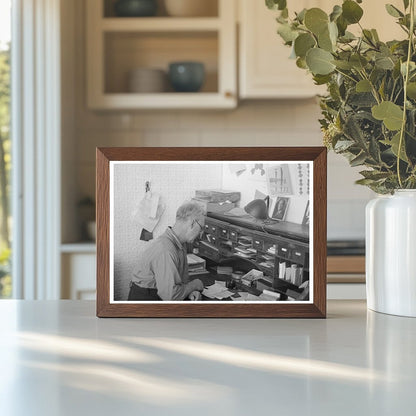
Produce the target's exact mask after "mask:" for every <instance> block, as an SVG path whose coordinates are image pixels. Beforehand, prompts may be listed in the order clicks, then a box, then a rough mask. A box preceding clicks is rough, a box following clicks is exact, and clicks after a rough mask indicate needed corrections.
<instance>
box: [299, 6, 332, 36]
mask: <svg viewBox="0 0 416 416" xmlns="http://www.w3.org/2000/svg"><path fill="white" fill-rule="evenodd" d="M304 23H305V26H306V27H307V28H308V29H309V30H310V31H311V32H312V33H313V34H315V35H317V36H318V35H319V34H320V33H322V32H324V31H325V30H326V29H327V27H328V15H327V14H326V13H325V12H324V11H323V10H322V9H319V8H318V7H313V8H312V9H309V10H307V11H306V13H305V20H304Z"/></svg>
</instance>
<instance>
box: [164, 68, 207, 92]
mask: <svg viewBox="0 0 416 416" xmlns="http://www.w3.org/2000/svg"><path fill="white" fill-rule="evenodd" d="M204 80H205V67H204V64H203V63H202V62H189V61H188V62H172V63H171V64H169V81H170V83H171V85H172V88H173V89H174V90H175V91H177V92H197V91H199V90H200V89H201V87H202V85H203V83H204Z"/></svg>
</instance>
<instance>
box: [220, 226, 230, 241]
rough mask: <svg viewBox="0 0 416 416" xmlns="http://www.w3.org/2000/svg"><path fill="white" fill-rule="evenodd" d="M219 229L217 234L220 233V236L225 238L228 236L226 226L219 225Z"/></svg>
mask: <svg viewBox="0 0 416 416" xmlns="http://www.w3.org/2000/svg"><path fill="white" fill-rule="evenodd" d="M219 230H220V233H219V235H220V237H221V238H226V239H228V238H229V237H228V236H229V231H228V230H227V229H226V228H222V227H220V228H219Z"/></svg>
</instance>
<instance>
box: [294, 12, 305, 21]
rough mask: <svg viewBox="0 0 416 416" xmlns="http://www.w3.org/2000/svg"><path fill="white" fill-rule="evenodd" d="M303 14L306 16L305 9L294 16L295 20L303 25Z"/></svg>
mask: <svg viewBox="0 0 416 416" xmlns="http://www.w3.org/2000/svg"><path fill="white" fill-rule="evenodd" d="M305 14H306V9H303V10H301V11H300V12H299V13H297V14H296V18H297V20H299V22H302V23H303V21H304V20H305Z"/></svg>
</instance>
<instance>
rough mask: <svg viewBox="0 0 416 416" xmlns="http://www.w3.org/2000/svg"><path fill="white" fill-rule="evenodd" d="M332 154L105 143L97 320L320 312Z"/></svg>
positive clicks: (100, 152)
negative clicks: (279, 189)
mask: <svg viewBox="0 0 416 416" xmlns="http://www.w3.org/2000/svg"><path fill="white" fill-rule="evenodd" d="M326 154H327V153H326V149H325V148H324V147H267V148H266V147H242V148H224V147H221V148H184V147H180V148H160V147H158V148H149V147H143V148H98V149H97V178H96V180H97V188H96V189H97V195H96V196H97V316H99V317H194V318H201V317H218V318H220V317H221V318H226V317H230V318H232V317H241V318H279V317H280V318H296V317H299V318H301V317H302V318H324V317H325V316H326ZM282 171H283V176H282V177H284V178H285V183H286V184H289V183H291V184H296V186H291V187H290V188H289V187H288V186H286V185H285V186H286V188H287V189H286V188H285V189H286V191H287V193H285V196H284V197H283V196H276V195H275V194H274V191H275V190H273V189H271V186H270V184H271V182H270V177H271V175H270V174H266V172H272V173H273V175H274V174H275V173H276V172H277V173H276V175H277V174H279V172H282ZM306 174H307V175H308V179H307V182H306V178H305V175H306ZM276 175H274V176H276ZM274 176H273V177H274ZM309 177H310V180H309ZM277 178H278V179H279V177H278V176H277ZM280 179H281V178H280ZM306 183H307V185H308V186H307V187H306V185H304V184H306ZM280 184H281V181H280V182H279V186H280ZM288 193H290V194H289V195H288ZM289 200H290V204H289ZM306 210H307V211H308V218H310V221H309V222H308V223H307V224H305V220H304V218H305V212H306Z"/></svg>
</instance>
